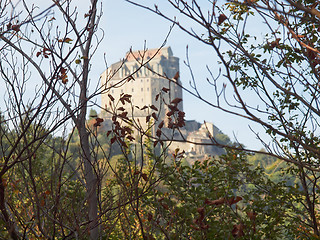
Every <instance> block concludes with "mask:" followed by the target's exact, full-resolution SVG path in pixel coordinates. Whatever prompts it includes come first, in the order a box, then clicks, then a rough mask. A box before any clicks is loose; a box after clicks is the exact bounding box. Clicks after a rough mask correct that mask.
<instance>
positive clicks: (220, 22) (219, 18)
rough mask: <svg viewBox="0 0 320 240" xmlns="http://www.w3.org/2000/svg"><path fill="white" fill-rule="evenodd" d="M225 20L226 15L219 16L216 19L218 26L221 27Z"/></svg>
mask: <svg viewBox="0 0 320 240" xmlns="http://www.w3.org/2000/svg"><path fill="white" fill-rule="evenodd" d="M226 19H227V16H226V15H224V14H220V16H219V17H218V25H221V24H222V23H223V22H224V21H225V20H226Z"/></svg>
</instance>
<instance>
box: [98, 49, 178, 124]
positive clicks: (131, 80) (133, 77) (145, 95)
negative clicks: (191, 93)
mask: <svg viewBox="0 0 320 240" xmlns="http://www.w3.org/2000/svg"><path fill="white" fill-rule="evenodd" d="M178 75H179V58H177V57H174V56H173V53H172V50H171V48H170V47H165V48H161V49H150V50H146V51H143V50H142V51H130V52H128V53H127V54H126V57H125V59H124V60H123V61H119V62H117V63H114V64H112V65H111V66H110V67H109V68H108V69H107V70H106V71H104V72H103V73H102V74H101V84H102V87H103V88H104V89H105V90H106V91H104V93H103V94H102V96H101V103H102V105H101V106H102V107H104V108H105V110H106V111H105V113H104V114H103V117H104V118H108V117H111V116H112V114H114V111H115V109H114V106H112V105H110V97H109V95H111V96H112V97H113V98H114V101H113V102H114V103H115V104H116V105H117V107H123V108H124V109H125V111H127V112H128V116H129V117H131V118H133V119H135V120H138V119H139V122H140V123H141V124H142V125H144V126H142V127H145V125H146V121H145V118H146V117H147V116H148V115H150V114H151V113H152V111H153V112H155V113H156V116H157V118H158V121H162V120H164V119H165V115H166V112H167V111H168V108H167V106H166V105H167V104H169V103H170V102H171V101H172V100H173V99H175V98H181V99H182V89H181V87H180V86H181V82H180V79H179V77H178ZM163 88H166V89H168V90H167V92H165V91H163ZM125 94H127V95H130V101H131V103H129V102H125V104H122V103H121V101H120V99H121V97H123V96H124V95H125ZM144 106H147V107H148V108H144ZM150 106H155V107H156V108H153V109H152V108H149V107H150ZM178 108H179V110H181V111H182V110H183V107H182V102H181V103H179V105H178ZM141 109H143V110H141ZM154 109H158V111H155V110H154Z"/></svg>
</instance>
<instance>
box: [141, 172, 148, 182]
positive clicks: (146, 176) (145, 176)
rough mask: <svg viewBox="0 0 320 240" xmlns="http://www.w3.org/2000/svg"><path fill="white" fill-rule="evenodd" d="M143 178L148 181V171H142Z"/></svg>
mask: <svg viewBox="0 0 320 240" xmlns="http://www.w3.org/2000/svg"><path fill="white" fill-rule="evenodd" d="M141 177H142V178H143V180H145V181H148V175H147V174H146V173H141Z"/></svg>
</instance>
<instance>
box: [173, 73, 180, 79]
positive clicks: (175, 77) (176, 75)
mask: <svg viewBox="0 0 320 240" xmlns="http://www.w3.org/2000/svg"><path fill="white" fill-rule="evenodd" d="M179 76H180V74H179V71H178V72H177V73H176V74H175V75H174V77H173V79H174V80H178V78H179Z"/></svg>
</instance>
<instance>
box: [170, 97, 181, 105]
mask: <svg viewBox="0 0 320 240" xmlns="http://www.w3.org/2000/svg"><path fill="white" fill-rule="evenodd" d="M181 101H182V99H181V98H175V99H173V100H172V101H171V103H173V104H178V103H179V102H181Z"/></svg>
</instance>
